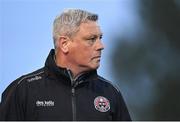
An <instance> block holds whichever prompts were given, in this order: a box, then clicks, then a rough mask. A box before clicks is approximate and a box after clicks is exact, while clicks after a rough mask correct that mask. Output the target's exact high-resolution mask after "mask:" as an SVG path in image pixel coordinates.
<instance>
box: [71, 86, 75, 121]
mask: <svg viewBox="0 0 180 122" xmlns="http://www.w3.org/2000/svg"><path fill="white" fill-rule="evenodd" d="M71 92H72V114H73V120H76V96H75V88H74V87H72V89H71Z"/></svg>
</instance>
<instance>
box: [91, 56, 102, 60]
mask: <svg viewBox="0 0 180 122" xmlns="http://www.w3.org/2000/svg"><path fill="white" fill-rule="evenodd" d="M100 58H101V56H95V57H93V58H92V59H100Z"/></svg>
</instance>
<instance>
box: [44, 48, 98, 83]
mask: <svg viewBox="0 0 180 122" xmlns="http://www.w3.org/2000/svg"><path fill="white" fill-rule="evenodd" d="M54 55H55V50H54V49H51V51H50V53H49V55H48V57H47V59H46V62H45V72H46V74H47V75H48V76H50V77H52V78H58V79H64V80H62V82H64V83H65V84H68V85H71V86H73V85H74V84H76V85H77V84H80V83H82V82H88V81H89V80H90V79H92V78H93V77H96V76H97V71H96V70H93V71H89V72H86V73H84V74H81V75H79V76H77V77H76V78H75V79H72V77H71V71H70V70H68V69H66V68H62V67H59V66H57V65H56V63H55V60H54Z"/></svg>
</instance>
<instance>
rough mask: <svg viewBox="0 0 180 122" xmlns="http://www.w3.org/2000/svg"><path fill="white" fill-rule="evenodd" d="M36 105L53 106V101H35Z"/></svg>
mask: <svg viewBox="0 0 180 122" xmlns="http://www.w3.org/2000/svg"><path fill="white" fill-rule="evenodd" d="M36 106H38V107H39V106H43V107H46V106H47V107H50V106H54V101H52V100H49V101H39V100H38V101H36Z"/></svg>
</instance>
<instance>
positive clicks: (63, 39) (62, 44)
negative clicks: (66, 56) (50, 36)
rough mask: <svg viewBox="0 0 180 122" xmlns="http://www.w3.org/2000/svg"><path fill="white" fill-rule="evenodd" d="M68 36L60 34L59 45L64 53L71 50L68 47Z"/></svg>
mask: <svg viewBox="0 0 180 122" xmlns="http://www.w3.org/2000/svg"><path fill="white" fill-rule="evenodd" d="M68 39H69V38H68V37H66V36H60V37H59V40H58V46H59V48H60V49H61V51H62V52H63V53H68V51H69V48H68V42H69V41H68Z"/></svg>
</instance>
